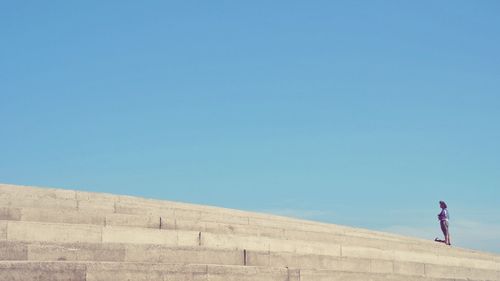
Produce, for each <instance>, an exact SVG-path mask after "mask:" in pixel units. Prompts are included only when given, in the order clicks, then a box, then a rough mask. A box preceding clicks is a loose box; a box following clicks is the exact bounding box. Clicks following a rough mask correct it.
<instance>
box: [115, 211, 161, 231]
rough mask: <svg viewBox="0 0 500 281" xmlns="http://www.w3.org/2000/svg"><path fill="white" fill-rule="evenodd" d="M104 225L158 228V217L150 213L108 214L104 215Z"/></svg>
mask: <svg viewBox="0 0 500 281" xmlns="http://www.w3.org/2000/svg"><path fill="white" fill-rule="evenodd" d="M106 225H107V226H129V227H143V228H154V229H160V217H159V216H152V215H142V216H139V215H127V214H108V215H106Z"/></svg>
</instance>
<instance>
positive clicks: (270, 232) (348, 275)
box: [0, 184, 500, 281]
mask: <svg viewBox="0 0 500 281" xmlns="http://www.w3.org/2000/svg"><path fill="white" fill-rule="evenodd" d="M1 280H25V281H29V280H36V281H44V280H86V281H88V280H96V281H97V280H161V281H165V280H184V281H186V280H189V281H210V280H212V281H214V280H217V281H218V280H225V281H227V280H238V281H240V280H243V281H245V280H256V281H266V280H273V281H274V280H283V281H304V280H306V281H307V280H313V281H318V280H319V281H321V280H371V281H379V280H380V281H382V280H394V281H396V280H398V281H399V280H410V281H413V280H414V281H417V280H418V281H445V280H450V281H451V280H453V281H459V280H472V281H475V280H477V281H479V280H491V281H498V280H500V256H498V255H495V254H490V253H482V252H477V251H472V250H466V249H459V248H454V247H448V246H445V245H441V244H437V243H434V242H432V241H425V240H422V239H414V238H410V237H404V236H400V235H395V234H389V233H382V232H376V231H369V230H363V229H356V228H351V227H345V226H337V225H330V224H325V223H317V222H311V221H305V220H299V219H291V218H284V217H279V216H273V215H266V214H258V213H251V212H245V211H238V210H230V209H224V208H217V207H211V206H199V205H194V204H185V203H177V202H168V201H160V200H152V199H144V198H135V197H131V196H117V195H112V194H99V193H92V192H80V191H65V190H57V189H40V188H31V187H17V186H11V185H1V184H0V281H1Z"/></svg>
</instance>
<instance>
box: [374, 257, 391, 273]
mask: <svg viewBox="0 0 500 281" xmlns="http://www.w3.org/2000/svg"><path fill="white" fill-rule="evenodd" d="M371 272H373V273H393V272H394V262H393V261H385V260H378V259H372V260H371Z"/></svg>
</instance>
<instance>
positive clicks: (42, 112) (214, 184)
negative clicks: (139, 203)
mask: <svg viewBox="0 0 500 281" xmlns="http://www.w3.org/2000/svg"><path fill="white" fill-rule="evenodd" d="M499 14H500V4H499V2H498V1H343V2H340V1H2V2H0V35H1V37H0V38H1V39H0V40H1V44H0V131H1V135H0V157H1V158H0V159H1V161H0V182H4V183H13V184H24V185H38V186H51V187H62V188H72V189H81V190H90V191H99V192H111V193H119V194H131V195H139V196H144V197H154V198H162V199H169V200H177V201H186V202H195V203H201V204H210V205H218V206H224V207H230V208H238V209H246V210H255V211H264V212H272V213H277V214H284V215H290V216H297V217H303V218H308V219H315V220H321V221H327V222H333V223H338V224H346V225H351V226H357V227H364V228H370V229H377V230H384V231H391V232H397V233H403V234H406V235H413V236H418V237H422V238H427V239H434V238H435V237H436V236H438V235H440V230H439V226H438V223H437V221H436V214H437V213H438V212H439V208H438V204H437V202H438V201H439V200H446V201H447V202H448V204H449V206H450V213H451V215H452V219H453V220H452V222H451V227H452V228H451V231H452V235H453V237H452V238H454V242H455V244H456V245H457V246H460V247H471V248H476V249H482V250H488V251H496V252H500V211H499V205H500V160H499V159H500V149H499V143H500V57H499V54H500V52H499V50H500V16H499Z"/></svg>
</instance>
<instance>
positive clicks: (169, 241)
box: [102, 226, 177, 246]
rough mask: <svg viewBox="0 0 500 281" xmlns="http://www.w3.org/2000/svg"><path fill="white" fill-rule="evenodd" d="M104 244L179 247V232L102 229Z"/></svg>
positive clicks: (118, 228) (117, 228)
mask: <svg viewBox="0 0 500 281" xmlns="http://www.w3.org/2000/svg"><path fill="white" fill-rule="evenodd" d="M102 242H103V243H135V244H161V245H170V246H176V245H177V232H176V231H169V230H157V229H146V228H130V227H119V226H107V227H104V228H103V229H102Z"/></svg>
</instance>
